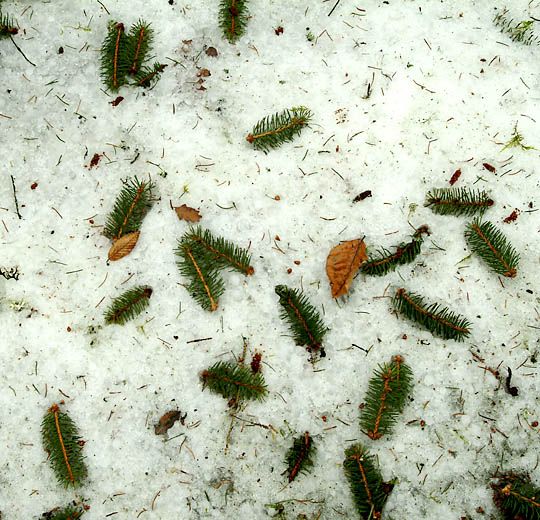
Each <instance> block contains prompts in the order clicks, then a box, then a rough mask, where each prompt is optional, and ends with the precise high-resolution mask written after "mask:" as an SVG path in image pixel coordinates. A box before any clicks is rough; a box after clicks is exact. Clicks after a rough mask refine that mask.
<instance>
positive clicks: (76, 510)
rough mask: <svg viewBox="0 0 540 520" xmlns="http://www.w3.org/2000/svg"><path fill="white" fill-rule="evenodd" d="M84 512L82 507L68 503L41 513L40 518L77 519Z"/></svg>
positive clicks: (46, 519)
mask: <svg viewBox="0 0 540 520" xmlns="http://www.w3.org/2000/svg"><path fill="white" fill-rule="evenodd" d="M83 514H84V507H80V506H74V505H69V506H66V507H56V508H55V509H53V510H52V511H48V512H47V513H43V515H42V516H41V519H40V520H77V519H78V518H81V516H82V515H83Z"/></svg>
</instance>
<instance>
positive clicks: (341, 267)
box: [326, 239, 367, 298]
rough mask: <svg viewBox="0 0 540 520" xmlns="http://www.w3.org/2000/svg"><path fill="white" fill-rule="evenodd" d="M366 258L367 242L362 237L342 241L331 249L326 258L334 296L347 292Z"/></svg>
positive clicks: (327, 271) (337, 296) (327, 272)
mask: <svg viewBox="0 0 540 520" xmlns="http://www.w3.org/2000/svg"><path fill="white" fill-rule="evenodd" d="M366 260H367V253H366V244H365V243H364V241H363V240H360V239H356V240H349V241H347V242H342V243H341V244H339V245H337V246H336V247H334V248H333V249H332V250H331V251H330V253H329V255H328V258H327V259H326V274H327V275H328V279H329V280H330V289H331V290H332V297H333V298H339V297H340V296H343V295H344V294H347V292H348V291H349V287H350V286H351V282H352V280H353V278H354V275H355V274H356V272H357V271H358V269H359V267H360V265H361V264H362V263H363V262H365V261H366Z"/></svg>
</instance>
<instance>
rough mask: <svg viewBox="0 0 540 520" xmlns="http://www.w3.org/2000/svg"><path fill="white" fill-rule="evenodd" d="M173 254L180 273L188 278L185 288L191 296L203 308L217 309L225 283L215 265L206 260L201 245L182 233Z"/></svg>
mask: <svg viewBox="0 0 540 520" xmlns="http://www.w3.org/2000/svg"><path fill="white" fill-rule="evenodd" d="M175 254H176V256H177V266H178V269H179V270H180V273H181V274H182V276H184V277H186V278H187V279H188V280H189V285H188V286H187V287H186V288H187V290H188V292H189V293H190V295H191V297H192V298H193V299H194V300H195V301H196V302H197V303H198V304H199V305H200V306H201V307H202V308H203V309H206V310H209V311H215V310H217V308H218V302H219V298H220V296H221V295H222V294H223V292H224V291H225V285H224V283H223V279H222V278H221V276H220V275H219V270H218V269H217V267H216V265H214V264H212V263H210V262H209V261H208V257H207V256H206V253H205V250H204V249H203V247H202V246H201V245H200V244H198V243H196V242H193V241H192V240H190V239H189V236H186V235H184V236H183V237H182V238H181V239H180V240H179V242H178V246H177V247H176V250H175Z"/></svg>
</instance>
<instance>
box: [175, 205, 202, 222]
mask: <svg viewBox="0 0 540 520" xmlns="http://www.w3.org/2000/svg"><path fill="white" fill-rule="evenodd" d="M174 211H176V214H177V215H178V218H179V219H180V220H185V221H187V222H199V220H201V214H200V213H199V210H197V209H195V208H190V207H189V206H186V205H185V204H182V205H181V206H178V207H175V208H174Z"/></svg>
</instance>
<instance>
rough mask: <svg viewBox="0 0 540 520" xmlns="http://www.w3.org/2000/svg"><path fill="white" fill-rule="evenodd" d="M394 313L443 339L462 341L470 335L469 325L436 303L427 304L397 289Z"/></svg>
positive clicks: (414, 295)
mask: <svg viewBox="0 0 540 520" xmlns="http://www.w3.org/2000/svg"><path fill="white" fill-rule="evenodd" d="M393 305H394V308H395V309H396V311H398V312H400V313H401V314H402V315H403V316H405V317H406V318H408V319H410V320H412V321H415V322H416V323H418V324H419V325H421V326H422V327H424V328H425V329H427V330H429V331H430V332H431V333H432V334H435V335H436V336H440V337H442V338H444V339H454V340H456V341H463V340H464V339H465V338H466V337H467V336H469V334H470V325H471V324H470V323H469V322H468V321H467V320H466V319H465V318H464V317H463V316H461V315H459V314H457V313H454V312H452V311H450V310H449V309H448V308H447V307H442V306H441V305H440V304H438V303H432V304H427V303H425V301H424V299H423V298H422V297H421V296H419V295H418V294H414V293H408V292H407V291H405V289H398V290H397V291H396V294H395V296H394V298H393Z"/></svg>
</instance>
